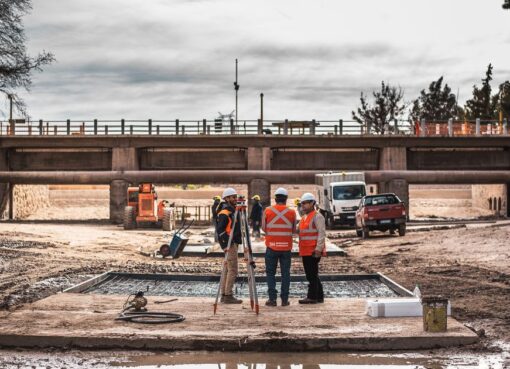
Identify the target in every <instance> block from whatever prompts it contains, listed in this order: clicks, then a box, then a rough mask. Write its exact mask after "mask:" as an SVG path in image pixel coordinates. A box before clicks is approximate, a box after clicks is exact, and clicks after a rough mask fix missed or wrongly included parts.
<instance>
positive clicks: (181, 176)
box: [0, 135, 510, 222]
mask: <svg viewBox="0 0 510 369" xmlns="http://www.w3.org/2000/svg"><path fill="white" fill-rule="evenodd" d="M327 170H335V171H338V170H346V171H347V170H348V171H353V170H356V171H367V174H368V176H367V177H368V181H369V182H370V181H374V182H371V183H377V184H378V185H379V190H380V191H391V192H395V193H397V194H398V195H399V196H400V197H401V198H402V199H404V200H405V201H406V202H408V185H409V183H459V184H460V183H474V184H476V183H505V184H506V183H510V178H509V175H510V137H509V136H506V135H505V136H467V137H415V136H397V135H395V136H354V135H353V136H346V135H343V136H333V135H332V136H329V135H324V136H313V135H302V136H301V135H274V136H271V135H215V136H212V135H204V136H182V135H175V136H157V135H156V136H148V135H139V136H137V135H129V136H125V135H124V136H122V135H118V136H116V135H108V136H2V137H0V205H3V206H4V207H5V204H6V202H7V198H8V197H9V196H8V194H9V192H11V191H12V187H13V185H15V184H17V183H34V184H35V183H38V184H42V183H62V184H64V183H72V184H78V183H107V184H109V185H110V219H111V220H112V221H114V222H119V221H120V220H121V216H122V211H123V208H124V204H125V202H126V188H127V186H128V185H129V184H130V182H132V183H136V182H137V181H139V180H143V178H144V177H146V178H147V179H149V178H151V179H155V182H156V183H235V182H237V183H246V184H247V185H248V195H249V196H251V195H253V194H255V193H258V194H260V195H261V197H262V199H263V201H265V202H268V201H269V199H270V193H269V191H270V185H271V184H289V183H302V184H306V183H312V181H313V174H314V173H317V172H323V171H327ZM48 172H50V173H48ZM384 173H385V174H384ZM223 179H224V180H223ZM509 187H510V186H509Z"/></svg>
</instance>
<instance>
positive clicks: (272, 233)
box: [262, 187, 296, 306]
mask: <svg viewBox="0 0 510 369" xmlns="http://www.w3.org/2000/svg"><path fill="white" fill-rule="evenodd" d="M288 196H289V194H288V192H287V190H286V189H285V188H283V187H280V188H278V189H277V190H276V191H275V193H274V199H275V202H276V204H275V205H273V206H270V207H268V208H266V209H265V211H264V215H263V216H262V230H263V231H264V232H265V233H266V247H267V248H266V255H265V262H266V276H267V278H266V279H267V292H268V295H269V300H267V301H266V306H276V298H277V294H278V291H277V290H276V268H277V267H278V262H279V263H280V272H281V275H282V286H281V294H280V297H281V299H282V306H288V305H289V287H290V264H291V252H292V235H293V234H294V233H295V232H296V212H295V211H294V210H293V209H290V208H289V207H288V206H287V198H288Z"/></svg>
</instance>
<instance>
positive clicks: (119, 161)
mask: <svg viewBox="0 0 510 369" xmlns="http://www.w3.org/2000/svg"><path fill="white" fill-rule="evenodd" d="M138 168H139V165H138V152H137V151H136V148H134V147H118V148H114V149H113V150H112V170H138ZM128 187H129V183H128V182H126V181H123V180H114V181H112V182H111V183H110V221H111V222H112V223H115V224H120V223H122V221H123V217H124V208H125V207H126V205H127V189H128Z"/></svg>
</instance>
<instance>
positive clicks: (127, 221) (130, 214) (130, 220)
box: [124, 206, 136, 229]
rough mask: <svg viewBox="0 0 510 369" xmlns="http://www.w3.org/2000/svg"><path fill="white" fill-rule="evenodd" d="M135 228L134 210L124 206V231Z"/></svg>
mask: <svg viewBox="0 0 510 369" xmlns="http://www.w3.org/2000/svg"><path fill="white" fill-rule="evenodd" d="M135 228H136V214H135V208H134V207H132V206H126V207H125V208H124V229H135Z"/></svg>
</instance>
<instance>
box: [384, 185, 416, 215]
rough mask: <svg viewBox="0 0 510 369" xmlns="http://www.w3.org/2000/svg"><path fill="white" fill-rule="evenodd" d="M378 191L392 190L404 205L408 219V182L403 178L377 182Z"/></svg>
mask: <svg viewBox="0 0 510 369" xmlns="http://www.w3.org/2000/svg"><path fill="white" fill-rule="evenodd" d="M379 192H393V193H394V194H395V195H397V196H398V198H399V199H400V200H402V201H403V202H404V204H405V206H406V212H407V218H408V219H409V183H408V182H407V181H406V180H405V179H392V180H391V181H388V182H381V183H379Z"/></svg>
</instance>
